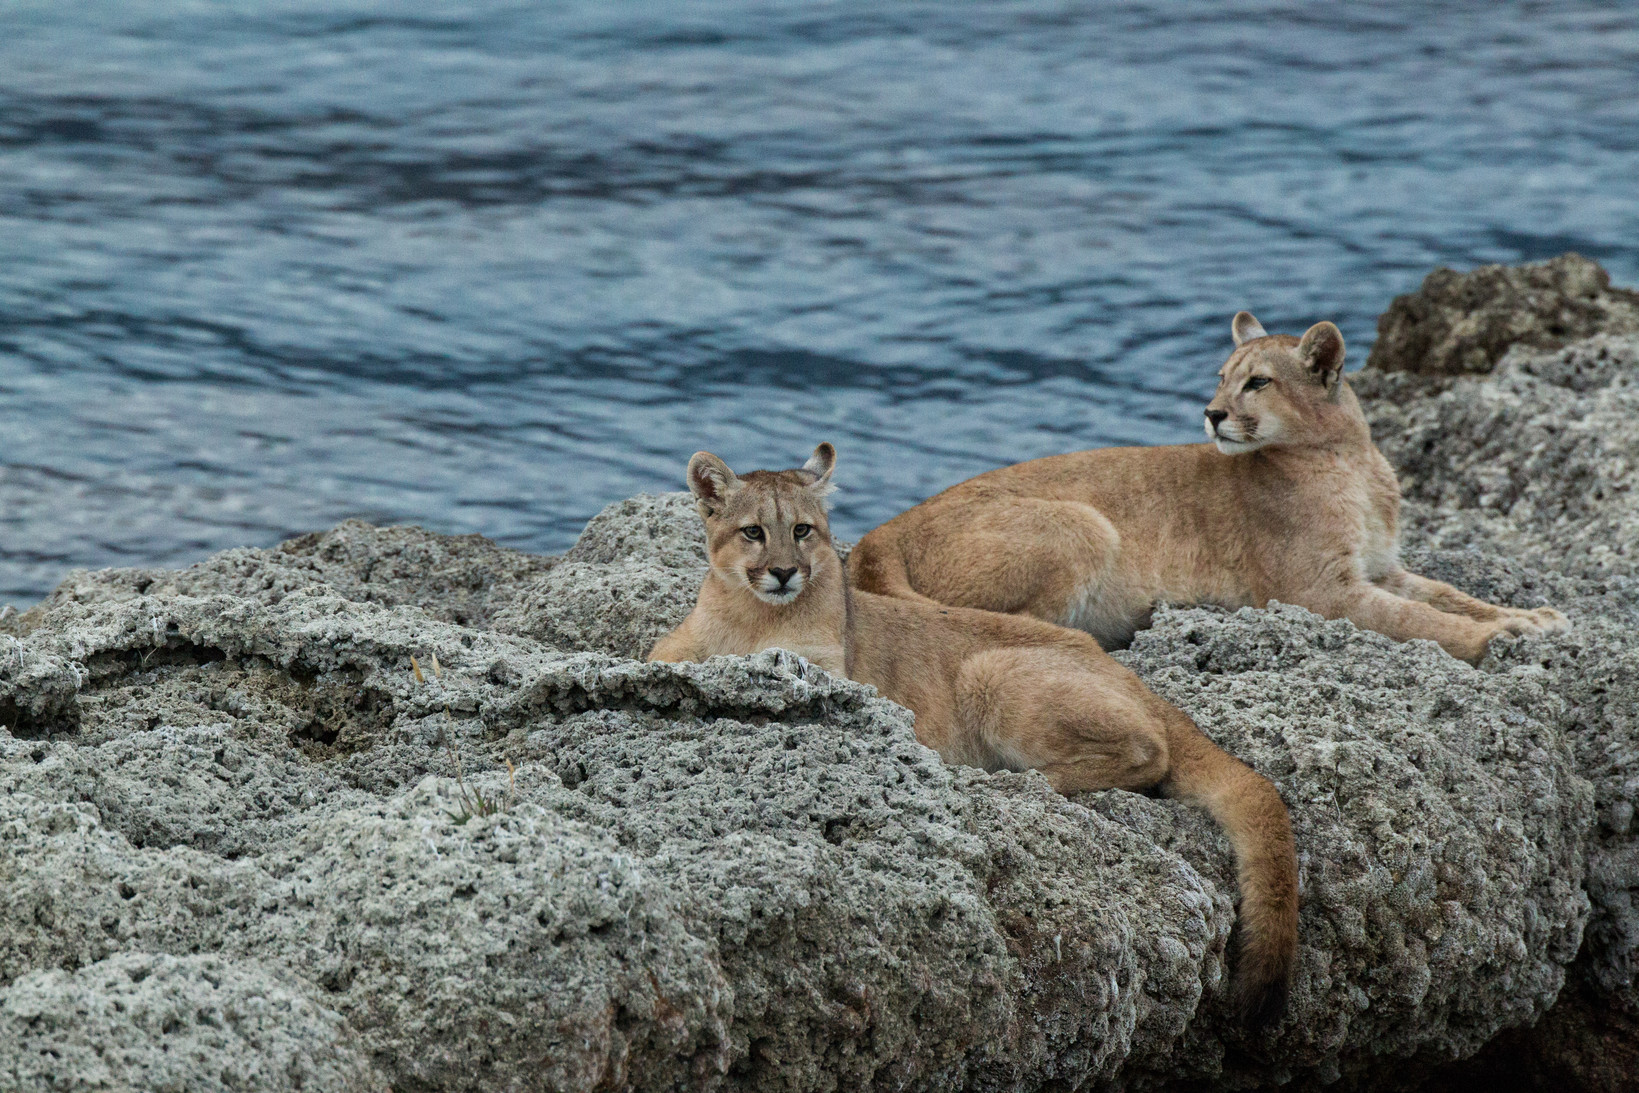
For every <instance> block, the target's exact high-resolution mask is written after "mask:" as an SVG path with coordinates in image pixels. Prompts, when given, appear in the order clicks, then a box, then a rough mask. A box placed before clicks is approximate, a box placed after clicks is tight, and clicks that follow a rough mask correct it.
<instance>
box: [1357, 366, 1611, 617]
mask: <svg viewBox="0 0 1639 1093" xmlns="http://www.w3.org/2000/svg"><path fill="white" fill-rule="evenodd" d="M1355 379H1356V380H1357V381H1358V382H1357V383H1356V387H1357V390H1358V391H1359V393H1360V396H1361V398H1362V400H1363V401H1364V402H1365V403H1366V407H1367V413H1368V417H1369V419H1370V421H1371V424H1372V436H1373V438H1374V439H1375V440H1376V441H1377V444H1378V447H1380V448H1381V449H1382V450H1383V454H1384V455H1385V456H1387V457H1388V460H1389V462H1390V463H1391V464H1393V465H1394V467H1395V468H1396V469H1397V470H1398V471H1399V474H1400V479H1401V489H1402V491H1403V492H1404V495H1405V499H1406V502H1407V504H1406V510H1405V519H1404V521H1403V523H1404V525H1405V527H1406V531H1407V533H1408V535H1407V537H1408V538H1409V539H1412V540H1414V541H1420V542H1424V543H1427V544H1430V545H1433V546H1437V547H1445V548H1451V547H1475V548H1479V549H1482V550H1484V551H1485V552H1486V553H1488V554H1496V553H1498V552H1503V553H1505V554H1508V555H1512V556H1514V557H1516V558H1519V559H1521V560H1523V561H1526V562H1527V563H1529V564H1530V565H1532V566H1534V567H1536V568H1538V569H1541V570H1544V571H1547V572H1559V573H1564V574H1566V575H1569V576H1574V577H1584V578H1588V579H1590V580H1595V581H1603V582H1607V583H1612V584H1615V585H1620V586H1621V587H1622V588H1623V589H1625V590H1631V589H1632V588H1633V584H1632V582H1633V580H1634V578H1635V570H1636V564H1639V336H1623V337H1611V336H1599V337H1595V338H1591V339H1588V340H1587V341H1583V342H1579V343H1577V344H1575V345H1571V346H1567V347H1566V348H1564V349H1559V350H1553V351H1548V352H1540V351H1535V350H1530V349H1523V348H1516V349H1513V350H1511V351H1510V352H1509V353H1508V355H1507V356H1506V357H1505V358H1504V359H1503V361H1502V363H1501V364H1499V365H1498V366H1497V369H1496V371H1495V373H1494V374H1492V375H1490V376H1485V377H1473V378H1463V379H1459V380H1457V381H1456V382H1455V383H1453V384H1451V385H1450V386H1449V388H1447V389H1446V390H1443V391H1439V392H1435V393H1431V394H1423V393H1422V392H1419V391H1418V390H1417V389H1416V388H1415V385H1414V381H1411V380H1409V379H1407V378H1404V377H1398V376H1377V375H1373V374H1372V373H1370V372H1369V371H1368V372H1363V373H1361V374H1360V375H1359V376H1358V377H1355ZM1621 595H1624V596H1628V595H1630V592H1629V591H1623V592H1622V593H1621Z"/></svg>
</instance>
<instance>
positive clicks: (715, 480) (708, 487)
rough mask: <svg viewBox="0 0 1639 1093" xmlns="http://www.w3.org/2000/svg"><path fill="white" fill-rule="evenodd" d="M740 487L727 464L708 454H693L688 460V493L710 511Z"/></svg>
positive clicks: (738, 481)
mask: <svg viewBox="0 0 1639 1093" xmlns="http://www.w3.org/2000/svg"><path fill="white" fill-rule="evenodd" d="M739 485H740V480H739V479H738V478H736V477H735V476H734V472H733V471H731V470H729V469H728V464H727V463H724V462H723V461H722V460H721V459H718V458H717V457H716V456H714V455H712V454H711V453H710V452H695V453H694V456H693V457H692V458H691V459H690V460H689V492H690V493H692V494H694V499H695V500H696V501H698V502H699V503H700V504H701V505H702V506H703V507H704V508H705V509H706V510H707V511H711V510H712V509H714V508H715V507H716V506H717V505H719V504H721V503H722V502H723V500H724V499H725V498H726V497H728V495H729V494H730V493H733V492H734V490H735V489H737V488H738V487H739Z"/></svg>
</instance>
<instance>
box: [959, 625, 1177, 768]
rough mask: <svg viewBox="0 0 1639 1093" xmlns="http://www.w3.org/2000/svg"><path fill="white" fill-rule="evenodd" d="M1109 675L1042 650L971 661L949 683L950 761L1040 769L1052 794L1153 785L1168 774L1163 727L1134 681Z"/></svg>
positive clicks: (1116, 672) (1115, 669) (990, 654)
mask: <svg viewBox="0 0 1639 1093" xmlns="http://www.w3.org/2000/svg"><path fill="white" fill-rule="evenodd" d="M1109 668H1110V670H1109V671H1107V672H1101V671H1097V670H1089V669H1088V668H1087V666H1086V665H1085V664H1084V663H1083V662H1082V659H1081V658H1076V657H1072V656H1067V655H1065V654H1063V653H1060V652H1058V651H1055V650H1050V649H1040V648H1012V649H994V650H990V651H987V652H983V653H977V654H975V655H973V656H971V657H969V658H968V659H967V660H966V661H964V662H963V664H962V668H961V673H960V675H959V677H958V681H957V718H956V720H957V723H958V724H957V730H956V734H955V735H956V736H958V737H959V738H960V739H961V741H962V746H960V747H959V748H958V749H956V750H958V751H960V752H961V753H963V754H962V755H961V756H957V757H956V758H957V761H959V762H968V763H974V764H975V765H979V766H984V767H988V768H990V769H993V770H994V769H998V768H1000V769H1008V770H1039V771H1041V772H1042V773H1043V774H1044V775H1046V776H1047V780H1048V781H1049V782H1051V783H1052V784H1053V788H1054V789H1057V790H1058V791H1059V792H1060V793H1075V792H1078V791H1081V790H1093V789H1131V790H1140V789H1147V788H1149V787H1150V786H1153V785H1155V784H1156V783H1158V782H1159V781H1160V780H1161V778H1162V777H1163V776H1164V775H1165V774H1166V772H1167V767H1168V757H1167V737H1166V732H1167V726H1166V722H1165V720H1164V719H1163V718H1162V717H1159V716H1157V713H1156V711H1155V709H1154V708H1153V704H1154V702H1155V701H1156V700H1155V699H1154V696H1153V695H1151V694H1150V693H1149V692H1148V691H1146V690H1145V689H1144V685H1143V684H1142V683H1141V682H1139V681H1138V678H1137V677H1136V676H1133V675H1132V674H1131V673H1130V672H1127V671H1126V670H1125V669H1123V668H1121V667H1120V666H1119V665H1116V664H1115V663H1114V662H1113V661H1112V662H1110V665H1109ZM964 756H965V757H964Z"/></svg>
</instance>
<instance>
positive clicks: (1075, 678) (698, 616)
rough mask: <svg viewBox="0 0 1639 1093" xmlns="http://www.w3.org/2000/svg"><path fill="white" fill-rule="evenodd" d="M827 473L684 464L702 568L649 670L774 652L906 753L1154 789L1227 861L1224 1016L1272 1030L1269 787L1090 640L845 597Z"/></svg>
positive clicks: (1272, 805) (1044, 627)
mask: <svg viewBox="0 0 1639 1093" xmlns="http://www.w3.org/2000/svg"><path fill="white" fill-rule="evenodd" d="M835 463H836V453H835V451H834V449H833V448H832V447H831V445H829V444H821V445H820V446H819V447H818V448H816V449H815V451H814V455H813V458H811V459H810V460H809V461H808V462H807V463H806V464H804V465H803V467H801V468H800V469H797V470H788V471H753V472H751V473H749V474H745V475H736V474H735V473H734V472H733V471H731V470H730V469H729V467H728V465H727V464H725V463H724V462H723V461H722V460H721V459H718V458H717V457H716V456H714V455H712V454H710V453H709V452H699V453H696V454H695V456H694V458H693V459H691V460H690V461H689V468H688V483H689V489H690V491H691V492H692V493H693V494H694V497H695V501H696V504H697V507H698V509H699V512H700V515H701V517H702V518H703V519H704V521H705V525H706V536H707V543H708V550H709V554H710V561H711V568H710V570H709V572H708V574H707V576H706V579H705V581H704V583H703V584H702V585H701V588H700V596H699V600H698V601H697V603H696V605H695V608H694V610H693V611H692V612H691V613H690V614H689V616H688V617H687V618H686V619H684V620H683V622H682V623H681V624H680V625H679V626H678V627H677V628H676V629H675V630H673V631H672V632H671V633H670V634H668V635H666V636H665V637H664V638H662V639H661V640H660V641H659V642H658V643H656V645H655V647H654V649H653V651H652V652H651V653H650V654H649V659H650V660H661V661H698V660H705V659H706V658H708V657H713V656H719V655H723V654H749V653H755V652H758V651H761V650H763V649H768V648H773V647H778V648H782V649H786V650H789V651H791V652H794V653H798V654H800V655H802V656H804V657H806V658H807V659H808V660H810V661H812V662H813V663H815V664H817V665H819V666H820V667H822V668H824V669H825V670H827V671H829V672H832V673H834V674H838V675H845V676H847V677H849V678H851V679H855V680H858V681H859V682H861V683H868V684H870V685H872V686H874V687H876V689H877V690H878V691H879V692H881V694H882V695H883V696H885V697H887V698H889V699H892V700H893V701H895V702H898V703H899V704H901V705H903V706H907V707H909V708H910V710H911V711H912V712H913V713H914V714H915V715H916V737H917V739H918V740H919V741H921V742H922V743H923V744H925V745H926V746H928V747H930V748H932V749H933V750H935V751H937V752H938V753H939V755H940V756H941V757H942V758H943V759H944V760H945V761H946V762H950V763H965V764H970V765H973V766H977V767H982V768H984V769H987V770H993V771H994V770H1015V771H1022V770H1039V771H1041V772H1042V774H1044V775H1045V776H1046V777H1047V779H1048V781H1049V782H1050V783H1051V784H1052V785H1053V787H1054V788H1056V789H1057V790H1058V791H1059V792H1061V793H1075V792H1077V791H1081V790H1096V789H1110V788H1118V789H1128V790H1145V789H1150V788H1152V787H1154V788H1159V789H1160V791H1161V792H1163V793H1165V794H1166V795H1168V796H1171V797H1179V798H1184V799H1186V800H1190V801H1194V802H1196V803H1198V804H1200V805H1202V806H1204V807H1205V808H1206V810H1207V811H1208V812H1209V813H1210V814H1211V815H1212V817H1213V818H1214V819H1215V820H1216V821H1217V822H1218V823H1219V824H1220V825H1222V827H1223V828H1224V830H1225V831H1226V832H1227V833H1228V835H1229V838H1230V842H1231V844H1232V845H1233V847H1234V849H1235V856H1236V863H1237V876H1238V881H1239V885H1240V892H1241V902H1240V944H1239V953H1238V958H1237V966H1236V971H1235V975H1234V982H1233V988H1232V989H1233V993H1234V997H1235V1000H1236V1002H1237V1004H1238V1005H1239V1006H1240V1008H1241V1010H1242V1012H1243V1014H1244V1015H1245V1017H1246V1019H1247V1020H1248V1021H1249V1022H1250V1023H1252V1024H1254V1025H1261V1024H1265V1023H1267V1022H1269V1021H1271V1020H1273V1019H1275V1018H1276V1017H1278V1016H1279V1015H1280V1013H1281V1012H1282V1011H1283V1010H1284V1008H1285V1004H1286V997H1287V992H1288V988H1289V984H1290V980H1291V975H1292V967H1293V963H1294V960H1295V959H1296V953H1297V925H1298V889H1297V858H1296V853H1295V850H1294V847H1293V841H1292V829H1291V824H1290V821H1289V819H1288V816H1287V812H1286V806H1285V805H1284V804H1283V803H1282V802H1281V799H1280V795H1279V793H1277V792H1276V790H1275V787H1274V785H1273V784H1272V783H1270V782H1269V781H1268V780H1267V779H1265V778H1263V777H1262V776H1260V775H1258V774H1257V773H1256V772H1254V771H1253V770H1252V769H1251V768H1250V767H1248V766H1246V765H1245V764H1244V763H1242V762H1240V761H1239V760H1238V759H1235V758H1234V757H1232V756H1230V755H1228V754H1227V753H1225V752H1224V751H1223V750H1222V749H1220V748H1219V747H1218V746H1217V745H1215V744H1214V743H1213V742H1212V741H1211V740H1209V739H1207V737H1206V736H1205V735H1204V734H1203V733H1202V732H1201V730H1200V729H1198V728H1197V727H1196V725H1195V723H1194V722H1193V721H1191V720H1190V719H1189V717H1188V716H1187V715H1186V714H1185V713H1184V712H1183V711H1182V710H1179V709H1178V708H1177V707H1175V706H1172V705H1171V704H1169V703H1167V702H1165V701H1163V700H1162V699H1161V698H1159V697H1158V696H1156V695H1155V694H1154V693H1152V692H1151V691H1150V690H1149V689H1148V688H1147V687H1145V686H1144V684H1143V683H1142V682H1141V681H1140V680H1139V679H1138V677H1137V676H1135V675H1134V674H1133V673H1132V672H1130V671H1128V670H1127V669H1126V668H1124V667H1123V666H1121V665H1120V664H1118V663H1116V661H1115V660H1113V659H1112V658H1111V657H1110V656H1109V654H1107V653H1106V652H1104V650H1103V649H1101V648H1099V646H1098V643H1097V642H1095V641H1094V640H1093V639H1092V638H1091V637H1089V636H1088V635H1086V634H1083V633H1080V632H1079V631H1075V630H1067V629H1065V628H1063V627H1059V626H1054V625H1052V624H1050V623H1045V622H1041V621H1039V620H1037V619H1031V618H1021V617H1018V616H1012V615H1000V614H995V613H993V612H989V611H976V610H968V609H963V608H959V607H940V606H937V605H933V604H928V603H925V602H922V601H920V600H906V599H895V598H891V597H886V596H876V595H872V594H871V593H868V592H856V591H853V590H852V589H850V587H849V585H848V582H847V579H846V575H845V573H844V570H843V565H842V562H841V561H840V560H839V558H838V556H837V553H836V550H835V549H834V547H833V545H832V541H831V533H830V524H829V520H828V516H827V512H826V503H825V495H826V494H827V493H828V492H829V491H830V489H831V473H832V471H833V469H834V467H835Z"/></svg>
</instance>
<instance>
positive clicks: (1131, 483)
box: [849, 311, 1569, 663]
mask: <svg viewBox="0 0 1639 1093" xmlns="http://www.w3.org/2000/svg"><path fill="white" fill-rule="evenodd" d="M1232 333H1233V335H1234V340H1235V349H1234V351H1233V352H1232V353H1231V354H1230V356H1229V359H1228V361H1226V362H1225V364H1224V366H1223V367H1222V368H1221V369H1220V370H1219V372H1218V375H1219V382H1218V391H1217V393H1216V394H1215V395H1214V396H1213V398H1212V401H1211V402H1210V403H1208V404H1207V408H1206V420H1205V425H1206V433H1207V437H1208V440H1209V443H1206V444H1187V445H1174V446H1169V447H1154V448H1100V449H1094V450H1092V451H1085V452H1072V453H1070V454H1067V455H1056V456H1048V457H1047V458H1045V459H1036V460H1032V461H1030V462H1028V463H1018V464H1014V465H1013V466H1010V467H1002V468H1000V469H998V470H994V471H990V472H987V473H985V474H981V475H979V476H978V477H977V478H971V479H969V480H968V481H966V482H963V483H960V484H959V485H956V486H952V487H951V488H950V489H948V490H946V491H945V492H943V493H941V494H939V495H937V496H935V497H932V498H929V499H928V500H927V501H924V502H922V503H921V504H920V505H917V506H916V507H915V508H913V509H910V510H909V511H908V512H904V513H902V514H900V515H899V516H896V517H894V518H893V519H892V520H889V521H888V522H887V523H886V524H883V525H882V526H881V527H879V528H877V529H876V530H875V531H872V532H870V533H869V534H868V535H866V536H865V538H863V539H862V540H860V543H859V545H858V546H857V547H855V548H854V553H853V555H852V556H851V557H850V558H849V572H850V574H851V575H852V578H853V581H854V583H855V586H856V587H858V588H860V589H862V590H865V591H870V592H876V593H880V594H883V595H889V596H897V597H901V598H906V599H914V600H918V601H921V602H933V603H941V604H950V605H956V606H962V607H977V608H984V609H986V610H990V611H1001V612H1007V613H1013V614H1021V615H1033V616H1035V617H1036V618H1040V619H1044V620H1046V621H1049V622H1055V623H1059V624H1061V625H1064V626H1072V627H1076V628H1078V629H1082V630H1086V631H1087V632H1089V633H1091V634H1092V635H1093V636H1094V637H1096V638H1097V639H1098V640H1099V641H1100V642H1101V643H1103V644H1104V645H1105V647H1106V648H1114V647H1117V646H1120V645H1124V644H1126V643H1127V642H1128V641H1130V640H1131V639H1132V635H1133V633H1134V632H1135V631H1137V630H1139V629H1142V628H1143V627H1145V626H1147V625H1149V618H1150V613H1151V611H1152V610H1153V608H1154V606H1155V604H1156V603H1158V602H1161V601H1171V602H1177V603H1214V604H1222V605H1224V606H1226V607H1263V606H1266V605H1267V604H1268V603H1269V602H1270V601H1271V600H1278V601H1280V602H1282V603H1291V604H1297V605H1299V606H1301V607H1306V608H1308V609H1309V610H1311V611H1313V612H1315V613H1316V614H1319V615H1323V616H1325V617H1326V618H1329V619H1338V618H1346V619H1350V620H1352V621H1353V622H1354V623H1355V624H1356V625H1357V626H1360V627H1363V628H1365V629H1369V630H1376V631H1378V632H1379V633H1382V634H1386V635H1388V636H1389V637H1391V638H1394V639H1396V640H1398V641H1409V640H1411V639H1413V638H1426V639H1428V640H1430V641H1436V642H1439V643H1440V645H1441V646H1442V647H1443V648H1444V649H1445V650H1446V651H1447V652H1449V653H1450V654H1451V655H1452V656H1455V657H1459V658H1461V659H1462V660H1466V661H1469V662H1470V663H1474V662H1477V661H1479V659H1480V658H1481V657H1483V656H1484V655H1485V650H1486V647H1487V645H1488V644H1489V643H1490V641H1491V639H1492V638H1494V637H1496V636H1497V635H1498V634H1511V635H1527V634H1536V633H1543V632H1550V631H1555V630H1563V629H1565V628H1566V627H1567V626H1569V623H1568V622H1567V620H1566V618H1565V616H1564V615H1562V614H1560V613H1559V612H1558V611H1555V610H1554V609H1553V608H1551V607H1538V608H1534V609H1523V608H1514V607H1501V606H1498V605H1496V604H1490V603H1486V602H1484V601H1483V600H1478V599H1475V598H1474V597H1472V596H1468V595H1465V594H1464V593H1462V592H1460V591H1458V590H1457V589H1455V588H1453V587H1452V586H1451V585H1448V584H1444V583H1442V582H1440V581H1434V580H1429V579H1428V578H1426V577H1419V576H1418V575H1416V574H1415V573H1410V572H1407V571H1406V569H1405V568H1404V567H1402V566H1401V564H1400V549H1399V511H1400V486H1399V483H1398V481H1396V479H1395V476H1394V471H1393V470H1392V469H1391V468H1390V467H1389V464H1388V461H1387V460H1385V459H1384V458H1383V455H1382V453H1381V452H1379V451H1378V450H1377V446H1376V445H1375V444H1373V443H1372V439H1371V431H1370V429H1369V428H1368V427H1367V425H1366V418H1365V415H1364V414H1362V413H1361V410H1360V403H1359V402H1358V401H1357V400H1356V398H1355V395H1354V392H1353V391H1352V390H1351V389H1350V388H1349V383H1348V381H1347V380H1346V379H1345V378H1344V376H1343V335H1342V334H1341V333H1340V332H1339V331H1338V329H1337V327H1336V326H1334V325H1332V324H1331V323H1325V322H1323V323H1317V324H1315V325H1314V326H1312V327H1310V328H1309V330H1308V332H1307V333H1305V334H1304V335H1303V337H1301V338H1296V337H1292V336H1291V335H1285V334H1276V335H1270V334H1267V333H1265V332H1264V329H1263V327H1262V326H1261V325H1259V323H1258V321H1257V320H1256V319H1254V318H1253V317H1252V316H1251V315H1250V314H1248V313H1247V312H1245V311H1243V312H1240V313H1239V314H1237V315H1236V316H1235V320H1234V323H1233V327H1232Z"/></svg>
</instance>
